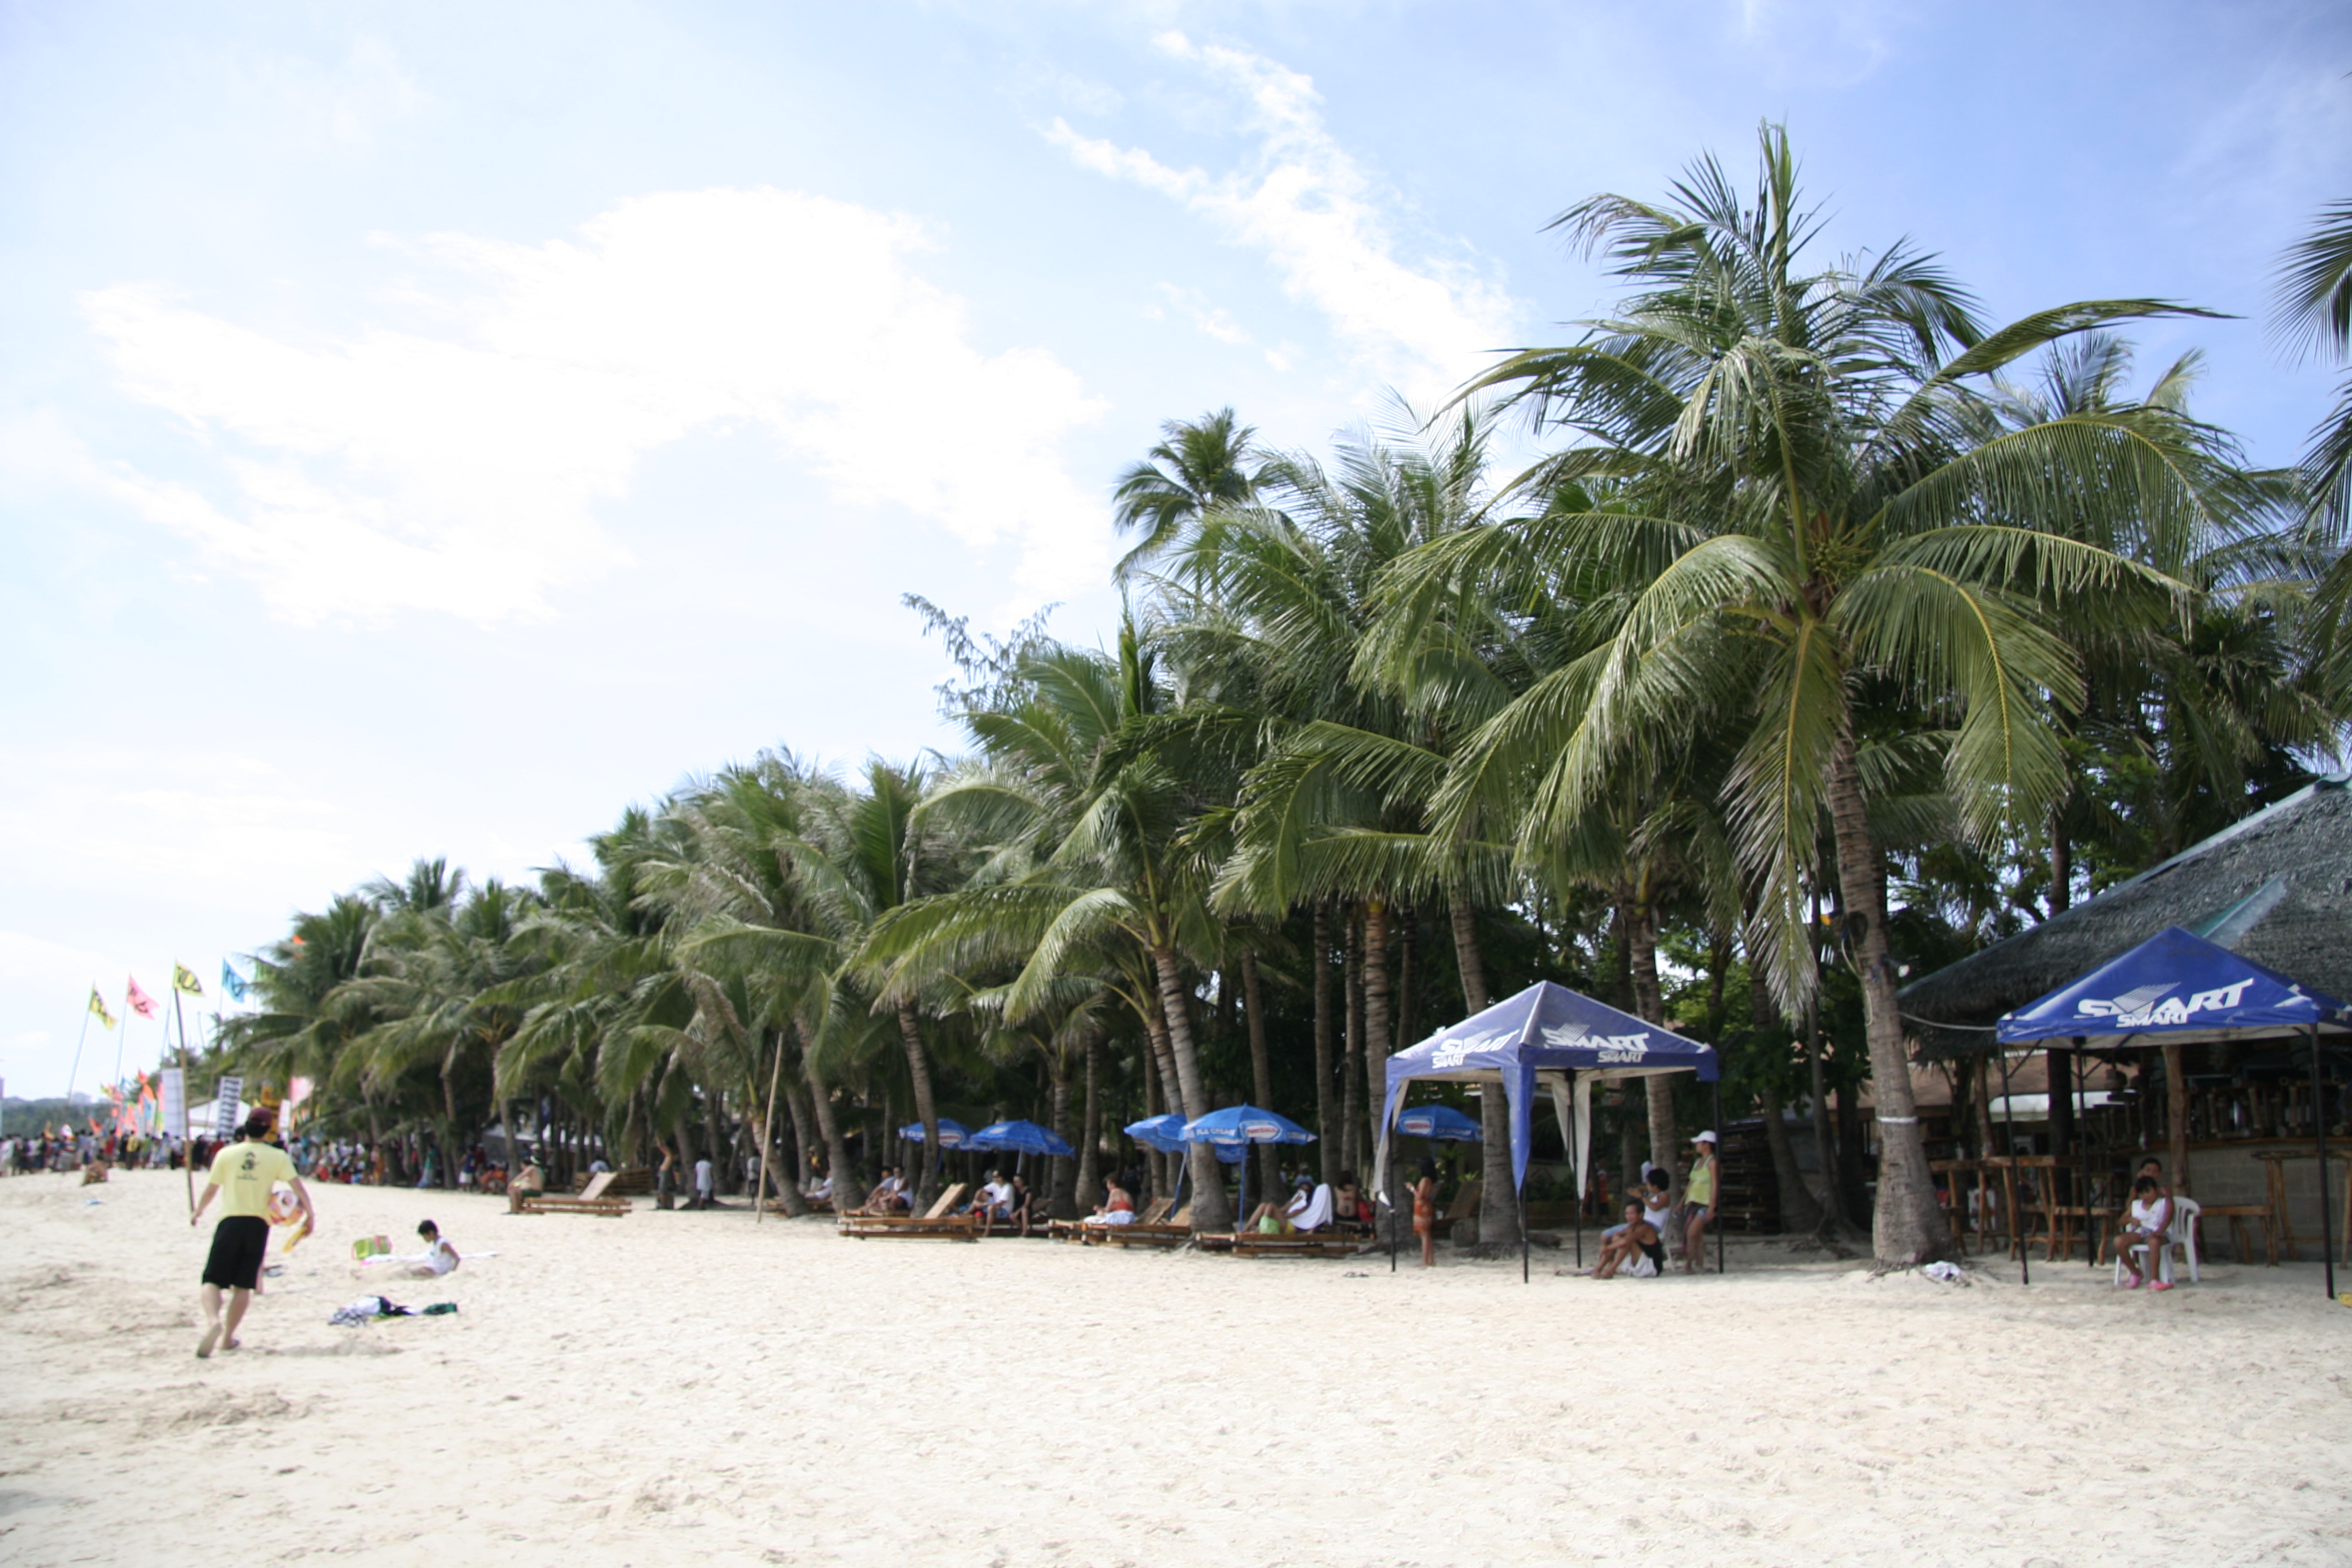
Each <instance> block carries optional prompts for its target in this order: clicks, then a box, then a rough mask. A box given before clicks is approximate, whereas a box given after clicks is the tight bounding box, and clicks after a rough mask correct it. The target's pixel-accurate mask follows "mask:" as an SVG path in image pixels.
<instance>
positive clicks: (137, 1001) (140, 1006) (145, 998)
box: [122, 976, 155, 1018]
mask: <svg viewBox="0 0 2352 1568" xmlns="http://www.w3.org/2000/svg"><path fill="white" fill-rule="evenodd" d="M126 978H128V979H129V980H130V982H131V992H130V994H128V995H126V996H125V997H123V999H122V1000H123V1001H124V1003H125V1004H127V1005H129V1006H130V1008H131V1011H132V1012H134V1013H136V1014H138V1015H139V1016H141V1017H142V1018H152V1017H153V1016H155V998H153V997H152V996H150V995H148V994H147V993H145V992H144V991H142V990H140V989H139V981H138V979H137V977H136V976H127V977H126Z"/></svg>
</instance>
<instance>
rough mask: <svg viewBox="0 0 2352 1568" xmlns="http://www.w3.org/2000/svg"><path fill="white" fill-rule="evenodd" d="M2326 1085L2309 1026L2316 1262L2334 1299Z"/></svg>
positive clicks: (2313, 1031)
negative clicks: (2315, 1175)
mask: <svg viewBox="0 0 2352 1568" xmlns="http://www.w3.org/2000/svg"><path fill="white" fill-rule="evenodd" d="M2325 1094H2326V1085H2325V1084H2324V1083H2323V1082H2322V1081H2321V1079H2320V1076H2319V1026H2318V1025H2317V1024H2314V1025H2312V1026H2311V1124H2312V1126H2313V1127H2314V1128H2315V1129H2316V1130H2317V1132H2318V1135H2319V1136H2318V1142H2319V1263H2320V1267H2321V1268H2322V1269H2323V1270H2325V1271H2326V1279H2327V1299H2328V1300H2331V1301H2333V1300H2336V1235H2335V1230H2336V1227H2335V1226H2333V1225H2331V1224H2330V1223H2329V1222H2328V1214H2327V1107H2326V1103H2325V1102H2324V1100H2323V1099H2322V1096H2324V1095H2325Z"/></svg>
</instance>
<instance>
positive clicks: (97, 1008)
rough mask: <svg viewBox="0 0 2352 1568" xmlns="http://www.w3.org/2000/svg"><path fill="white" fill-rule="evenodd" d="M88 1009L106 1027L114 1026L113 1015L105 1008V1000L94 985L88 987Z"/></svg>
mask: <svg viewBox="0 0 2352 1568" xmlns="http://www.w3.org/2000/svg"><path fill="white" fill-rule="evenodd" d="M89 1010H90V1013H91V1015H92V1016H94V1017H96V1018H97V1019H98V1021H99V1022H100V1024H102V1025H104V1026H106V1027H107V1028H110V1029H111V1028H112V1027H114V1015H113V1014H111V1013H110V1012H108V1011H107V1010H106V1002H105V1000H104V999H103V998H102V997H100V995H99V994H98V987H97V986H95V985H93V986H91V987H90V988H89Z"/></svg>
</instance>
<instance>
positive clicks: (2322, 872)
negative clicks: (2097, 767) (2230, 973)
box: [1903, 774, 2352, 1057]
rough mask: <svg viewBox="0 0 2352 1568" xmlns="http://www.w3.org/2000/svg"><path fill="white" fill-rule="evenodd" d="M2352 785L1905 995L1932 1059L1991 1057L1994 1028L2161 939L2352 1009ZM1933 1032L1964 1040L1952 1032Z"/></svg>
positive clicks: (2225, 838) (2109, 893)
mask: <svg viewBox="0 0 2352 1568" xmlns="http://www.w3.org/2000/svg"><path fill="white" fill-rule="evenodd" d="M2347 785H2352V774H2346V775H2340V776H2337V777H2334V778H2324V779H2321V780H2319V781H2318V782H2317V783H2316V784H2312V785H2311V786H2310V787H2308V788H2306V789H2304V790H2302V791H2299V792H2298V793H2296V794H2294V795H2289V796H2288V797H2287V798H2286V799H2284V800H2283V801H2281V802H2279V803H2278V804H2277V805H2273V806H2271V807H2269V808H2268V809H2267V810H2263V811H2260V812H2257V813H2255V814H2254V815H2253V816H2249V817H2247V818H2246V819H2245V820H2244V821H2242V822H2240V823H2238V824H2236V825H2235V826H2231V827H2228V828H2225V829H2223V830H2222V831H2221V832H2220V833H2217V834H2215V835H2214V836H2213V837H2210V838H2208V839H2206V840H2205V841H2204V842H2203V843H2201V844H2199V845H2196V846H2194V847H2191V848H2189V849H2185V850H2183V851H2181V852H2180V853H2179V854H2178V855H2175V856H2174V857H2173V858H2171V859H2169V860H2167V861H2165V862H2164V863H2163V864H2162V865H2160V866H2158V867H2156V868H2153V869H2151V870H2147V871H2143V872H2141V873H2140V874H2139V875H2138V876H2137V877H2134V878H2133V879H2131V880H2130V881H2128V882H2125V883H2121V884H2119V885H2118V886H2116V887H2113V888H2110V889H2107V890H2106V891H2105V892H2104V893H2101V894H2100V895H2099V896H2098V897H2097V898H2095V899H2093V900H2089V901H2088V902H2086V903H2083V904H2078V905H2076V906H2075V907H2074V908H2073V909H2071V910H2066V911H2065V912H2064V913H2063V914H2059V915H2054V916H2053V917H2052V918H2051V919H2049V920H2047V921H2043V922H2042V924H2040V925H2038V926H2035V927H2034V928H2033V929H2032V931H2021V932H2019V933H2018V934H2017V935H2015V936H2013V937H2010V938H2008V939H2007V940H2005V941H2002V942H1995V943H1993V944H1992V945H1991V946H1990V947H1988V948H1986V949H1985V950H1984V951H1983V952H1975V953H1970V954H1969V956H1968V957H1966V958H1964V959H1962V960H1960V961H1959V962H1958V963H1954V964H1949V965H1948V966H1946V967H1945V968H1943V969H1939V970H1937V972H1936V973H1933V974H1930V975H1928V976H1927V978H1926V979H1924V980H1916V981H1914V982H1912V983H1911V984H1909V985H1907V986H1906V987H1904V990H1903V1013H1904V1016H1905V1027H1906V1030H1907V1031H1908V1032H1909V1034H1910V1035H1911V1037H1912V1038H1914V1039H1915V1040H1916V1041H1918V1042H1919V1046H1920V1049H1921V1051H1922V1052H1923V1053H1924V1054H1926V1055H1927V1056H1929V1057H1949V1056H1954V1055H1958V1054H1959V1053H1962V1052H1966V1051H1987V1050H1990V1049H1992V1047H1993V1037H1992V1033H1991V1029H1990V1026H1991V1024H1992V1022H1993V1020H1994V1019H1996V1018H1998V1017H2000V1016H2001V1015H2002V1014H2003V1013H2006V1012H2008V1011H2009V1010H2010V1009H2011V1008H2013V1007H2019V1006H2022V1005H2025V1004H2026V1003H2028V1002H2031V1001H2032V1000H2033V999H2034V998H2035V997H2037V996H2041V995H2043V994H2046V993H2048V992H2051V991H2054V990H2056V989H2057V988H2058V987H2059V986H2061V985H2063V984H2066V983H2067V982H2068V981H2070V980H2073V979H2074V978H2075V977H2076V976H2078V975H2081V974H2084V973H2087V972H2089V971H2090V970H2092V969H2095V968H2096V967H2097V966H2098V965H2100V964H2102V963H2105V962H2106V961H2107V960H2109V959H2111V958H2114V957H2116V956H2117V955H2118V954H2120V953H2123V952H2128V951H2129V950H2130V949H2132V948H2134V947H2137V945H2139V943H2141V942H2146V941H2147V939H2148V938H2149V937H2151V936H2154V935H2155V934H2156V933H2157V932H2158V931H2162V930H2163V929H2164V928H2165V927H2167V926H2174V925H2177V926H2186V927H2187V928H2188V929H2189V930H2190V931H2195V932H2196V933H2197V934H2198V935H2200V936H2202V937H2205V938H2206V939H2208V940H2209V941H2211V942H2218V943H2220V944H2221V946H2223V947H2226V948H2229V949H2230V950H2231V952H2241V953H2243V954H2244V955H2245V956H2246V957H2248V958H2251V959H2252V960H2254V961H2255V962H2256V963H2266V964H2268V965H2270V967H2272V968H2273V969H2275V970H2277V971H2279V972H2280V973H2283V974H2287V975H2291V976H2293V977H2294V979H2296V980H2299V981H2301V982H2303V983H2304V984H2306V985H2311V986H2315V987H2316V988H2317V989H2319V990H2321V991H2324V992H2326V993H2327V994H2330V995H2333V996H2336V997H2338V998H2346V999H2352V788H2347ZM1952 1026H1958V1027H1952Z"/></svg>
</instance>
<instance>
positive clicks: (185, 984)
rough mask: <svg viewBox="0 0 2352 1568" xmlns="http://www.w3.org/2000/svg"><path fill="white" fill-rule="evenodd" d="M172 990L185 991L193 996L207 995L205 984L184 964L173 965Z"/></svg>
mask: <svg viewBox="0 0 2352 1568" xmlns="http://www.w3.org/2000/svg"><path fill="white" fill-rule="evenodd" d="M172 989H173V990H174V991H184V992H186V993H187V994H189V995H191V996H201V995H203V994H205V988H204V986H203V984H201V983H200V982H198V981H197V979H196V972H195V971H194V970H193V969H190V968H189V967H188V966H187V965H186V964H184V963H175V964H173V965H172Z"/></svg>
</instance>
